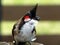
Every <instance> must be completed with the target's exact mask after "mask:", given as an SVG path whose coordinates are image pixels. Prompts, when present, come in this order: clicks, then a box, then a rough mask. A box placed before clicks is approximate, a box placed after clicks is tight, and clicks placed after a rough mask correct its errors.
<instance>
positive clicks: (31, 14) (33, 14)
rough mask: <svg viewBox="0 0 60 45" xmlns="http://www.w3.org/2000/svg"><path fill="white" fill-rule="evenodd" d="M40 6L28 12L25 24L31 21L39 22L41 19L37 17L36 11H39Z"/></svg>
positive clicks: (24, 18)
mask: <svg viewBox="0 0 60 45" xmlns="http://www.w3.org/2000/svg"><path fill="white" fill-rule="evenodd" d="M37 6H38V4H37V5H36V6H35V7H34V8H33V9H32V10H30V11H28V12H27V13H26V14H25V16H24V17H23V20H24V22H28V21H30V20H31V19H33V20H36V21H39V20H40V17H39V16H37V15H36V10H37Z"/></svg>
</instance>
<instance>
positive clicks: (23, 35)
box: [12, 4, 40, 45]
mask: <svg viewBox="0 0 60 45" xmlns="http://www.w3.org/2000/svg"><path fill="white" fill-rule="evenodd" d="M37 6H38V4H37V5H36V6H35V7H34V8H33V9H32V10H30V11H28V12H27V13H26V14H25V15H24V16H23V17H22V18H21V20H19V21H18V22H17V23H16V24H15V25H14V26H13V29H12V36H13V39H14V41H13V42H14V44H15V45H25V44H26V42H29V45H31V41H35V40H36V29H35V25H36V24H37V22H38V21H39V20H40V17H39V16H37V15H36V10H37Z"/></svg>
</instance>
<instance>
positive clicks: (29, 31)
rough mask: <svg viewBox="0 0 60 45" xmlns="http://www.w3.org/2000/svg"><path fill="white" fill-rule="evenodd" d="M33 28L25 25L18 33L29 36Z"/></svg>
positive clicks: (28, 24)
mask: <svg viewBox="0 0 60 45" xmlns="http://www.w3.org/2000/svg"><path fill="white" fill-rule="evenodd" d="M33 28H34V24H30V23H26V24H24V25H23V27H22V28H21V30H20V31H21V32H23V33H24V34H30V33H31V32H32V30H33Z"/></svg>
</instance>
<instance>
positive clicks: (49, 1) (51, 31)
mask: <svg viewBox="0 0 60 45" xmlns="http://www.w3.org/2000/svg"><path fill="white" fill-rule="evenodd" d="M36 3H38V4H39V5H60V0H2V5H3V6H11V5H15V6H17V5H19V6H20V5H35V4H36ZM15 23H16V21H5V20H3V21H2V23H1V30H0V31H1V35H11V31H12V28H13V25H14V24H15ZM36 29H37V30H36V31H37V35H60V21H57V20H56V21H40V22H39V23H38V25H37V26H36Z"/></svg>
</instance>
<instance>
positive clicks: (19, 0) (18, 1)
mask: <svg viewBox="0 0 60 45" xmlns="http://www.w3.org/2000/svg"><path fill="white" fill-rule="evenodd" d="M36 3H38V4H39V5H60V0H2V5H4V6H6V5H8V6H9V5H34V4H36Z"/></svg>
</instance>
